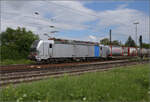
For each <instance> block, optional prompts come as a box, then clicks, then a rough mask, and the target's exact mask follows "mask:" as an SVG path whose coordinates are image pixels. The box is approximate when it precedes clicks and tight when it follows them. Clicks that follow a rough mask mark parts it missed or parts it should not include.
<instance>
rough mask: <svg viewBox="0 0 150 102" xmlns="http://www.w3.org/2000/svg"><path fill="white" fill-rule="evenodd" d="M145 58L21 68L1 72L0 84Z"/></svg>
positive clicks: (28, 80) (83, 71)
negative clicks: (19, 69)
mask: <svg viewBox="0 0 150 102" xmlns="http://www.w3.org/2000/svg"><path fill="white" fill-rule="evenodd" d="M145 62H147V60H145V61H143V62H139V61H138V62H137V61H134V60H132V61H131V60H116V61H106V62H92V63H82V64H81V63H80V64H75V65H70V64H69V65H65V66H49V67H46V68H42V66H41V68H34V69H32V70H31V69H29V70H21V71H17V72H16V71H14V72H8V73H7V72H1V73H0V75H1V78H0V86H5V85H8V84H17V83H22V82H31V81H36V80H41V79H46V78H50V77H61V76H62V75H64V74H65V73H67V74H68V75H78V74H82V73H85V72H92V71H103V70H109V69H110V68H113V67H118V66H125V65H133V64H137V63H145Z"/></svg>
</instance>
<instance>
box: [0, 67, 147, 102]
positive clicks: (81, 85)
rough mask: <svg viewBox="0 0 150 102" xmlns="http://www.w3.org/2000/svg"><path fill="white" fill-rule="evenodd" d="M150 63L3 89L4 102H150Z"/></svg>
mask: <svg viewBox="0 0 150 102" xmlns="http://www.w3.org/2000/svg"><path fill="white" fill-rule="evenodd" d="M149 66H150V64H138V65H132V66H126V67H125V66H124V67H123V66H122V67H117V68H114V69H111V70H108V71H102V72H94V73H86V74H83V75H80V76H72V77H70V76H68V75H67V74H65V75H64V76H63V77H61V78H48V79H47V80H41V81H37V82H31V83H22V84H19V85H15V86H14V85H9V86H7V87H5V88H2V89H0V93H1V95H0V101H3V102H4V101H18V102H20V101H21V102H25V101H41V102H42V101H46V102H54V101H64V102H65V101H70V102H71V101H120V102H122V101H137V102H140V101H143V102H147V101H148V98H149V95H150V92H149V90H148V87H149V73H150V70H149Z"/></svg>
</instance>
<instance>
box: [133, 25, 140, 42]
mask: <svg viewBox="0 0 150 102" xmlns="http://www.w3.org/2000/svg"><path fill="white" fill-rule="evenodd" d="M133 24H135V36H136V37H135V41H136V45H137V25H138V24H139V22H135V23H133Z"/></svg>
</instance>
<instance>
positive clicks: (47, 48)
mask: <svg viewBox="0 0 150 102" xmlns="http://www.w3.org/2000/svg"><path fill="white" fill-rule="evenodd" d="M53 44H54V41H53V40H36V41H35V42H34V43H33V44H32V45H31V50H30V55H29V59H31V60H35V61H41V59H43V60H47V59H48V58H51V57H52V48H53Z"/></svg>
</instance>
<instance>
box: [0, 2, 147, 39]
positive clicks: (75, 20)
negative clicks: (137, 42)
mask: <svg viewBox="0 0 150 102" xmlns="http://www.w3.org/2000/svg"><path fill="white" fill-rule="evenodd" d="M127 7H128V5H127V4H123V5H119V6H118V7H117V8H116V9H113V10H104V11H94V10H92V9H89V8H87V7H85V6H84V3H82V2H80V1H49V0H44V1H29V0H27V1H24V0H22V1H1V11H2V12H1V25H2V26H1V29H2V31H4V30H5V29H6V28H7V27H12V28H16V27H17V26H21V27H26V28H27V29H29V30H32V31H34V32H35V33H37V34H39V35H40V37H43V34H44V33H49V32H50V31H52V30H54V29H52V28H50V27H49V26H50V25H53V26H55V27H56V28H57V29H59V30H60V31H64V30H65V31H69V30H70V31H71V30H74V31H75V30H76V31H81V30H82V31H83V30H84V31H87V30H91V31H93V32H96V33H97V35H96V34H95V35H91V34H89V35H85V37H83V38H80V39H81V40H82V39H83V40H94V39H95V40H97V41H98V40H99V39H101V38H103V37H107V36H108V34H106V32H104V30H105V29H112V35H113V36H112V38H113V39H116V40H120V39H121V40H126V38H127V37H128V36H129V35H131V36H132V37H134V36H135V25H134V24H133V23H134V22H135V21H138V22H140V24H139V25H138V35H139V34H142V35H143V39H144V41H148V40H149V39H148V35H149V16H148V15H146V14H145V13H143V12H141V11H138V10H136V9H130V8H127ZM35 12H39V15H35V14H34V13H35ZM95 15H96V16H95ZM91 22H92V23H93V22H94V23H95V24H94V26H93V25H92V23H91ZM89 28H92V29H89ZM102 33H103V34H105V35H104V36H103V37H102V36H99V35H98V34H102ZM107 33H108V31H107Z"/></svg>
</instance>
